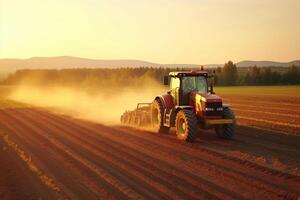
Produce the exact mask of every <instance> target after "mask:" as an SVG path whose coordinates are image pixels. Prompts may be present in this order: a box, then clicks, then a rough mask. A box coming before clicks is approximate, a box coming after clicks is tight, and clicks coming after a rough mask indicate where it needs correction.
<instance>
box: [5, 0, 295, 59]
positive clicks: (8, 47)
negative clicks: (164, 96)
mask: <svg viewBox="0 0 300 200" xmlns="http://www.w3.org/2000/svg"><path fill="white" fill-rule="evenodd" d="M299 11H300V0H127V1H125V0H0V58H29V57H34V56H67V55H69V56H78V57H86V58H99V59H139V60H146V61H152V62H157V63H178V64H179V63H195V64H196V63H197V64H208V63H224V62H226V61H228V60H233V61H235V62H237V61H241V60H245V59H251V60H274V61H290V60H295V59H300V13H299Z"/></svg>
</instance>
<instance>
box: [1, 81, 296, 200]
mask: <svg viewBox="0 0 300 200" xmlns="http://www.w3.org/2000/svg"><path fill="white" fill-rule="evenodd" d="M1 90H2V93H3V94H6V93H7V91H8V90H13V88H9V87H7V88H2V89H1ZM215 91H216V93H217V94H219V95H220V96H222V97H223V98H224V102H226V103H229V104H231V105H232V107H233V109H234V110H235V112H236V114H237V119H238V124H239V126H238V129H237V134H236V138H235V139H234V140H232V141H226V140H222V139H218V138H217V137H216V136H215V134H214V133H213V132H212V131H201V134H200V135H199V138H198V139H197V140H196V141H195V142H194V143H183V142H181V141H178V140H177V139H176V137H175V135H174V131H173V130H172V131H171V134H155V133H153V132H151V131H149V130H143V129H137V128H133V127H124V126H120V125H118V124H114V125H107V124H103V123H101V122H95V121H94V122H93V121H89V120H86V119H78V118H74V117H72V115H71V114H68V113H65V114H57V113H56V112H55V113H54V112H53V111H52V110H51V108H49V107H48V108H42V107H37V106H34V105H28V104H24V103H20V102H17V101H11V100H8V99H6V98H4V97H3V98H1V99H0V104H1V110H0V136H1V139H0V141H1V142H0V145H1V147H0V149H1V154H0V155H1V157H0V158H1V163H7V164H6V165H3V166H2V167H1V173H2V174H3V175H5V174H8V172H10V173H9V176H1V178H0V184H1V186H2V185H4V186H5V187H0V198H1V199H14V198H15V199H17V198H20V197H22V196H24V197H28V198H29V199H30V198H31V199H38V198H42V199H128V198H130V199H297V198H299V194H300V171H299V169H300V106H299V103H300V87H299V86H276V87H271V86H268V87H266V86H261V87H217V88H215ZM4 96H5V95H4ZM27 103H28V102H27ZM99 117H100V116H99ZM9 166H14V167H13V168H10V167H9ZM2 174H1V175H2ZM20 177H24V178H22V179H21V178H20ZM20 185H22V187H20ZM28 185H31V186H32V187H27V186H28Z"/></svg>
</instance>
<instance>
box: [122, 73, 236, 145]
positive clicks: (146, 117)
mask: <svg viewBox="0 0 300 200" xmlns="http://www.w3.org/2000/svg"><path fill="white" fill-rule="evenodd" d="M209 79H211V85H210V87H209V86H208V80H209ZM169 81H170V84H169ZM164 84H165V85H170V90H169V91H168V92H167V93H166V94H163V95H161V96H157V97H155V99H154V101H153V102H152V103H142V104H138V106H137V108H136V109H135V110H134V111H126V112H125V113H124V114H123V115H122V116H121V122H122V123H123V124H131V125H135V126H145V125H148V124H150V125H151V126H152V127H153V128H154V129H155V131H157V132H159V133H167V132H168V131H169V129H170V128H171V127H175V129H176V135H177V137H178V139H180V140H185V141H193V140H195V138H196V137H197V135H198V133H199V130H198V129H199V128H202V129H212V128H213V129H215V132H216V133H217V135H218V136H219V137H221V138H224V139H232V138H233V136H234V133H235V128H236V119H235V114H234V112H233V111H232V110H231V109H230V107H229V105H226V104H224V103H223V102H222V99H221V98H220V97H219V96H217V95H215V93H214V91H213V76H211V75H209V74H208V72H207V71H204V70H201V71H180V72H170V73H169V76H165V77H164Z"/></svg>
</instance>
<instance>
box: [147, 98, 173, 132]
mask: <svg viewBox="0 0 300 200" xmlns="http://www.w3.org/2000/svg"><path fill="white" fill-rule="evenodd" d="M163 113H164V109H163V104H162V102H161V101H160V100H157V99H156V100H154V101H153V102H152V106H151V124H152V127H153V128H154V130H155V132H158V133H168V132H169V129H170V128H169V127H166V126H164V124H163Z"/></svg>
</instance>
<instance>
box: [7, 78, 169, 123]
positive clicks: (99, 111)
mask: <svg viewBox="0 0 300 200" xmlns="http://www.w3.org/2000/svg"><path fill="white" fill-rule="evenodd" d="M108 91H109V92H108ZM163 91H165V88H163V87H162V86H161V85H159V84H158V83H156V82H149V85H148V86H147V87H145V86H142V87H140V88H137V87H134V88H123V89H116V88H114V89H113V88H112V89H110V90H109V89H108V88H105V92H104V91H101V90H99V91H96V92H95V91H94V92H92V93H91V92H88V90H84V89H82V88H71V87H40V86H29V85H24V84H23V85H21V86H19V87H17V88H16V89H15V90H14V92H13V93H12V94H11V95H10V96H9V98H10V99H13V100H15V101H19V102H24V103H27V104H30V105H34V106H39V107H47V108H50V109H51V110H52V111H55V112H59V113H62V114H67V115H71V116H73V117H76V118H82V119H87V120H91V121H96V122H101V123H105V124H117V123H119V121H120V116H121V115H122V113H123V112H124V111H125V110H131V109H134V108H135V107H136V104H137V103H138V102H151V101H152V100H153V99H154V97H155V96H156V95H159V94H161V93H162V92H163Z"/></svg>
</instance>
